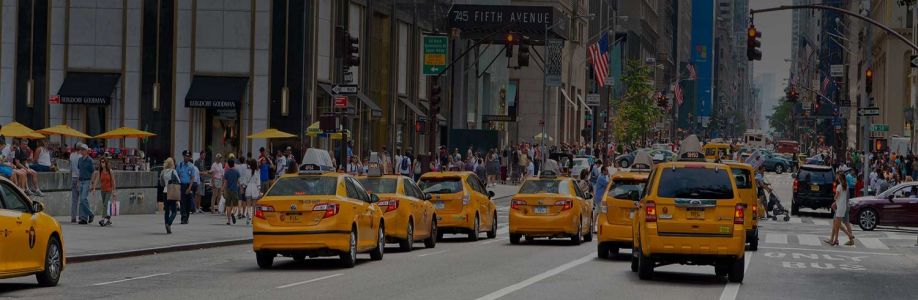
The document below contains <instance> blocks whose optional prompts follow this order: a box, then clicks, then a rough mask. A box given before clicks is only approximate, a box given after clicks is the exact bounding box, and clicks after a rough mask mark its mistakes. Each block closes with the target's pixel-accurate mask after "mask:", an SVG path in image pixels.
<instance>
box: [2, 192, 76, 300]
mask: <svg viewBox="0 0 918 300" xmlns="http://www.w3.org/2000/svg"><path fill="white" fill-rule="evenodd" d="M44 209H45V207H44V205H42V204H41V203H39V202H34V201H32V200H30V199H29V197H27V196H26V195H25V193H23V192H22V191H21V190H19V188H17V187H16V186H15V185H13V183H12V182H10V181H9V180H7V179H6V178H3V177H0V279H3V278H12V277H21V276H28V275H32V274H34V275H35V278H36V279H38V284H39V285H41V286H55V285H57V282H58V281H59V280H60V278H61V272H62V271H63V270H64V264H65V259H64V240H63V237H62V236H61V225H60V224H58V223H57V221H56V220H54V218H52V217H51V216H49V215H48V214H46V213H44V212H42V211H43V210H44Z"/></svg>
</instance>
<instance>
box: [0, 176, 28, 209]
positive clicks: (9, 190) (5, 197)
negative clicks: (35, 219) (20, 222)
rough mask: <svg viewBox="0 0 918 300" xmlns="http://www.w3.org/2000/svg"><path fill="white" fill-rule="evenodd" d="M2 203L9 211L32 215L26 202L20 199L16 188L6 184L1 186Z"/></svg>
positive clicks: (0, 196)
mask: <svg viewBox="0 0 918 300" xmlns="http://www.w3.org/2000/svg"><path fill="white" fill-rule="evenodd" d="M0 201H3V207H4V208H6V209H8V210H13V211H18V212H24V213H30V212H31V210H29V206H28V205H27V204H26V201H23V199H21V198H20V196H19V193H17V192H16V191H15V190H14V188H13V187H12V186H10V185H8V184H6V183H3V184H0Z"/></svg>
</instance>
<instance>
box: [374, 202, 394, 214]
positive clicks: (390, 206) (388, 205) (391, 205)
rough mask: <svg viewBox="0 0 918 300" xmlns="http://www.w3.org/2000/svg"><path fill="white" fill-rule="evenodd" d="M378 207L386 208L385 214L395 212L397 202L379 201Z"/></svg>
mask: <svg viewBox="0 0 918 300" xmlns="http://www.w3.org/2000/svg"><path fill="white" fill-rule="evenodd" d="M378 206H385V207H386V211H385V212H390V211H395V210H396V209H398V200H384V201H379V204H378Z"/></svg>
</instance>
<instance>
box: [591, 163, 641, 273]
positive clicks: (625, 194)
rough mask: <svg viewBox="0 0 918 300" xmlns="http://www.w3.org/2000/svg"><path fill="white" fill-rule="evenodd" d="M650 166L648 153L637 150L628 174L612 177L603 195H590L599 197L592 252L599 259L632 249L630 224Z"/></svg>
mask: <svg viewBox="0 0 918 300" xmlns="http://www.w3.org/2000/svg"><path fill="white" fill-rule="evenodd" d="M652 166H653V161H652V160H651V158H650V154H649V152H647V151H646V150H641V151H639V152H638V153H637V154H636V155H635V160H634V163H633V164H632V165H631V170H629V171H620V172H618V173H615V175H612V182H611V183H610V184H609V188H608V190H607V191H606V192H605V193H604V195H594V197H603V199H602V202H601V203H600V206H599V215H598V216H597V217H596V222H597V226H596V227H597V233H598V234H597V241H598V243H597V245H596V252H597V256H598V257H599V258H609V256H610V254H611V255H616V254H618V251H619V249H632V248H634V243H633V241H634V237H633V230H632V228H631V227H632V222H633V221H632V220H633V219H634V215H635V212H636V211H637V207H638V201H640V200H641V193H643V191H644V186H645V185H647V178H648V177H649V176H650V168H651V167H652Z"/></svg>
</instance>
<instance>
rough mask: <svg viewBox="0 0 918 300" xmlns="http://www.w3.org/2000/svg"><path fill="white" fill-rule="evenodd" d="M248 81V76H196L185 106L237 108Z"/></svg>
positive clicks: (186, 96)
mask: <svg viewBox="0 0 918 300" xmlns="http://www.w3.org/2000/svg"><path fill="white" fill-rule="evenodd" d="M248 83H249V78H248V77H228V76H195V77H194V79H192V80H191V87H190V88H188V94H187V95H185V107H196V108H221V109H237V108H239V103H241V102H242V97H243V94H245V88H246V86H247V85H248Z"/></svg>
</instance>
